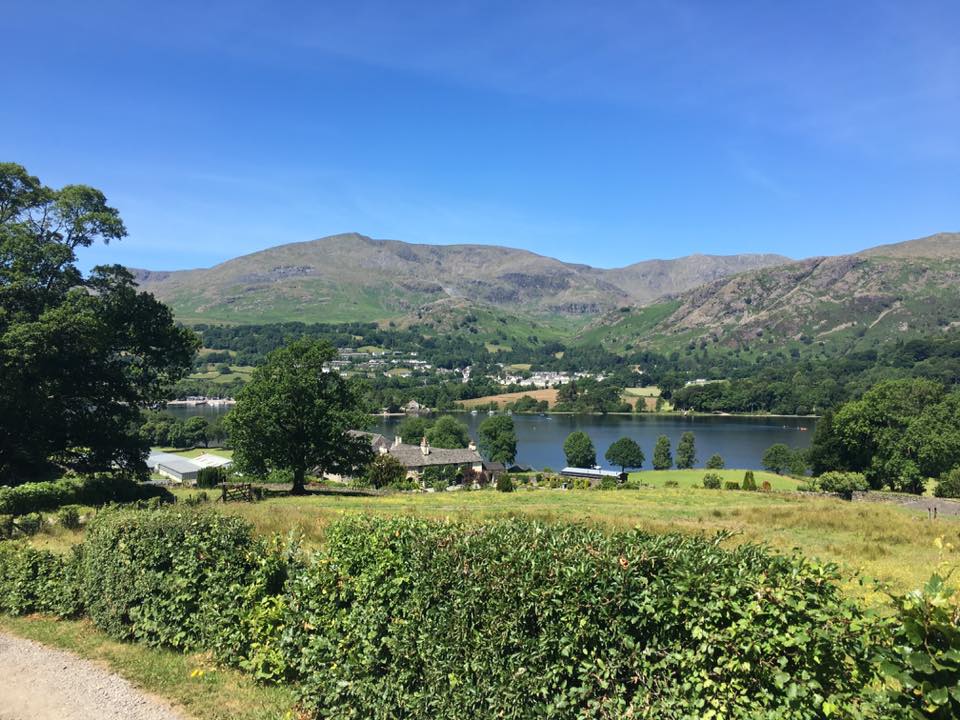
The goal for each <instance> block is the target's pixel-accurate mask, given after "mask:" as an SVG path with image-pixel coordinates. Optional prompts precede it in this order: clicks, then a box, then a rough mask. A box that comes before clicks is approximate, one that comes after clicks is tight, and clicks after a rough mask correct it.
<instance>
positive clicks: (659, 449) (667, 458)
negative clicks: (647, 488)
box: [653, 435, 673, 470]
mask: <svg viewBox="0 0 960 720" xmlns="http://www.w3.org/2000/svg"><path fill="white" fill-rule="evenodd" d="M671 467H673V455H672V454H671V452H670V438H668V437H667V436H666V435H661V436H660V437H658V438H657V444H656V445H654V447H653V469H654V470H669V469H670V468H671Z"/></svg>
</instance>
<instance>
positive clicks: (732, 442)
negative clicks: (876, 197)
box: [167, 405, 816, 470]
mask: <svg viewBox="0 0 960 720" xmlns="http://www.w3.org/2000/svg"><path fill="white" fill-rule="evenodd" d="M229 409H230V408H229V406H227V407H223V406H211V405H197V406H192V407H184V406H176V407H171V408H167V410H168V412H170V413H172V414H173V415H175V416H176V417H178V418H181V419H183V418H187V417H191V416H193V415H202V416H203V417H206V418H213V417H216V416H218V415H223V414H224V413H226V412H227V411H228V410H229ZM458 417H459V418H460V419H461V420H463V421H464V422H466V423H467V425H468V426H469V428H470V435H471V437H473V438H476V437H477V426H478V425H480V423H481V422H483V421H484V420H485V419H486V417H487V415H486V414H485V413H480V414H478V415H470V414H468V413H460V414H458ZM402 419H403V418H399V417H396V418H394V417H389V418H384V417H377V418H376V419H375V420H374V423H373V426H372V427H371V428H370V429H371V430H372V431H373V432H378V433H382V434H383V435H386V436H387V437H388V438H390V439H391V440H392V439H393V436H394V435H395V434H396V430H397V426H398V425H399V424H400V422H401V421H402ZM513 422H514V424H515V425H516V428H517V462H518V463H520V464H522V465H530V466H532V467H535V468H538V469H539V468H543V467H550V468H553V469H554V470H559V469H560V468H562V467H563V466H564V465H565V464H566V463H565V462H564V458H563V441H564V439H565V438H566V437H567V435H569V434H570V433H571V432H573V431H574V430H583V431H584V432H585V433H587V435H589V436H590V438H591V439H592V440H593V444H594V446H595V447H596V448H597V460H598V462H600V463H601V464H603V465H604V467H607V465H606V462H605V461H604V459H603V454H604V453H605V452H606V451H607V448H608V447H610V444H611V443H612V442H613V441H614V440H617V439H619V438H621V437H624V436H627V437H631V438H633V439H634V440H636V441H637V443H639V445H640V447H641V448H642V449H643V454H644V455H646V458H647V462H646V467H647V468H648V469H649V467H650V461H651V459H652V458H653V446H654V444H655V443H656V441H657V436H659V435H666V436H667V437H669V438H670V443H671V445H672V447H673V449H674V451H675V450H676V447H677V442H678V441H679V440H680V436H681V435H682V434H683V433H684V432H686V431H687V430H690V431H691V432H693V433H694V435H696V438H697V460H698V462H697V467H703V464H704V463H705V462H706V460H707V458H709V457H710V456H711V455H712V454H713V453H720V455H722V456H723V459H724V460H725V461H726V465H727V467H729V468H753V469H760V458H761V456H762V455H763V451H764V450H766V449H767V448H768V447H770V446H771V445H773V444H774V443H779V442H782V443H786V444H787V445H789V446H790V447H794V448H806V447H808V446H809V445H810V440H811V439H812V437H813V430H814V428H815V427H816V420H815V419H814V418H772V417H732V416H728V415H724V416H716V415H713V416H699V417H683V416H680V415H547V416H541V415H514V416H513ZM801 428H806V430H801ZM405 441H406V442H412V443H416V442H419V438H405Z"/></svg>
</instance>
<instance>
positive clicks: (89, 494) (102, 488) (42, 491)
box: [0, 474, 173, 515]
mask: <svg viewBox="0 0 960 720" xmlns="http://www.w3.org/2000/svg"><path fill="white" fill-rule="evenodd" d="M150 497H161V498H163V499H164V500H165V501H168V502H173V495H172V494H171V493H170V491H169V490H166V489H165V488H161V487H156V486H154V485H145V484H143V483H139V482H136V481H135V480H132V479H130V478H126V477H122V476H114V475H109V474H98V475H90V476H87V477H69V478H61V479H60V480H53V481H51V482H35V483H24V484H23V485H17V486H15V487H0V513H3V514H9V515H25V514H27V513H33V512H42V511H49V510H56V509H57V508H59V507H61V506H63V505H92V506H99V505H106V504H107V503H111V502H119V503H122V502H134V501H136V500H141V499H146V498H150Z"/></svg>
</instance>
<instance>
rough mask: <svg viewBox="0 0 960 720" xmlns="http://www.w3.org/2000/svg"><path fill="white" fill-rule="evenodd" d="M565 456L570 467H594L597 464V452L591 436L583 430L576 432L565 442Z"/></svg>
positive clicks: (568, 436)
mask: <svg viewBox="0 0 960 720" xmlns="http://www.w3.org/2000/svg"><path fill="white" fill-rule="evenodd" d="M563 454H564V455H565V456H566V458H567V465H569V466H570V467H583V468H588V467H593V466H594V465H596V464H597V451H596V449H595V448H594V447H593V441H592V440H591V439H590V436H589V435H587V434H586V433H585V432H583V431H581V430H575V431H573V432H572V433H570V434H569V435H567V439H566V440H564V441H563Z"/></svg>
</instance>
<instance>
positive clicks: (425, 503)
mask: <svg viewBox="0 0 960 720" xmlns="http://www.w3.org/2000/svg"><path fill="white" fill-rule="evenodd" d="M719 472H720V474H721V476H722V477H723V478H724V480H728V479H732V480H737V481H740V480H742V477H743V471H742V470H723V471H719ZM703 474H704V470H667V471H645V472H640V473H631V478H639V479H640V480H641V481H642V482H643V483H644V484H645V485H647V486H648V487H644V488H642V489H640V490H610V491H600V490H548V489H542V490H533V489H526V488H520V489H518V490H517V491H516V492H513V493H499V492H496V491H493V490H484V491H479V492H453V493H425V494H419V493H418V494H413V493H395V494H391V495H385V496H356V497H349V496H341V495H311V496H306V497H278V498H274V499H269V500H264V501H262V502H258V503H252V504H246V503H232V504H229V505H222V504H220V503H213V504H211V505H210V506H209V507H212V508H214V509H215V510H217V511H218V512H223V513H228V514H231V515H236V516H240V517H243V518H245V519H247V520H248V521H249V522H250V523H251V524H252V525H253V526H254V528H255V530H256V531H257V532H258V533H262V534H272V533H280V534H287V533H288V532H290V531H291V530H296V531H298V532H299V533H300V534H301V535H302V536H303V540H304V546H305V547H306V548H308V549H309V548H314V547H317V546H319V545H320V544H322V543H323V542H324V538H325V535H326V529H327V527H328V526H329V525H330V523H332V522H334V521H336V520H337V519H339V518H342V517H344V516H345V515H349V514H355V513H361V514H367V515H371V514H372V515H383V516H393V515H404V516H416V517H426V518H435V519H451V520H463V521H478V520H488V519H496V518H506V517H518V516H521V517H529V518H533V519H537V520H541V521H544V522H556V521H564V522H580V523H588V524H595V525H599V526H601V527H604V528H609V529H621V530H624V529H632V528H634V527H639V528H642V529H643V530H646V531H648V532H654V533H663V532H681V533H693V534H703V535H707V536H712V535H714V534H715V533H717V532H720V531H728V532H732V533H735V534H734V535H733V536H732V537H731V538H729V539H728V540H726V541H725V542H726V543H728V544H731V545H732V544H736V543H744V542H752V543H764V544H766V545H768V546H770V547H771V548H773V549H775V550H777V551H781V552H790V551H792V550H794V549H799V550H800V551H802V552H803V553H804V554H805V555H807V556H809V557H814V558H819V559H821V560H826V561H832V562H835V563H837V564H839V565H840V566H841V569H842V571H843V573H844V576H845V581H844V587H845V588H846V589H847V591H848V592H850V593H851V594H853V595H856V596H858V597H862V598H864V599H865V600H866V601H867V602H882V601H884V600H885V597H884V595H883V594H880V593H876V592H875V591H873V590H872V589H871V586H870V585H861V584H860V583H859V582H858V581H857V577H858V576H860V577H862V576H866V577H873V578H876V579H878V580H881V581H883V582H886V583H888V584H889V585H890V586H891V587H892V588H893V589H895V590H898V591H904V590H909V589H912V588H914V587H916V586H918V585H919V584H921V583H922V582H923V581H924V580H926V578H928V577H929V575H930V574H931V573H932V572H933V571H934V570H935V569H936V568H937V566H938V565H939V564H940V563H941V562H944V561H945V562H947V563H948V564H952V565H956V564H957V561H958V560H960V554H958V551H957V550H956V549H955V548H957V547H960V518H941V519H940V520H938V521H936V522H930V521H929V520H927V517H926V514H925V513H921V512H916V511H910V510H907V509H904V508H901V507H898V506H894V505H887V504H882V503H865V502H859V503H851V502H845V501H842V500H836V499H830V498H819V497H810V496H803V495H799V494H794V493H790V492H768V493H764V492H745V491H732V490H705V489H703V488H702V487H699V485H700V482H701V480H702V477H703ZM756 479H757V482H758V484H759V483H762V482H763V481H764V480H768V481H769V482H771V484H772V485H774V487H776V488H782V489H783V490H789V489H791V488H792V487H794V485H795V481H792V480H790V479H789V478H783V477H779V476H775V475H771V474H769V473H763V472H757V473H756ZM670 480H672V481H676V482H677V483H679V485H680V487H678V488H665V487H663V485H664V483H665V482H667V481H670ZM174 492H175V494H176V495H177V496H178V497H179V498H180V499H185V498H186V497H187V496H189V495H192V494H194V493H195V492H196V491H193V490H187V489H176V490H175V491H174ZM82 537H83V533H82V531H68V530H63V529H61V528H57V527H48V528H46V529H45V530H44V531H43V532H41V533H40V534H38V535H36V536H34V537H33V538H32V540H31V542H32V543H34V544H35V545H38V546H41V547H46V548H49V549H51V550H55V551H66V550H67V549H68V548H69V547H70V545H72V544H74V543H76V542H79V541H80V540H81V539H82ZM938 538H942V540H943V543H942V544H943V546H944V548H943V549H940V548H938V547H937V545H936V544H935V541H936V540H937V539H938ZM949 544H952V545H953V547H952V548H951V547H950V546H949ZM0 628H2V629H5V630H9V631H10V632H13V633H16V634H18V635H21V636H23V637H28V638H32V639H35V640H38V641H40V642H43V643H46V644H49V645H53V646H56V647H61V648H65V649H68V650H72V651H74V652H77V653H78V654H80V655H82V656H84V657H88V658H91V659H93V660H95V661H99V662H104V663H106V664H107V665H108V666H109V667H110V668H111V669H113V670H114V671H115V672H117V673H119V674H120V675H123V676H124V677H126V678H128V679H129V680H131V681H132V682H133V683H134V684H136V685H138V686H140V687H142V688H144V689H145V690H147V691H150V692H153V693H156V694H157V695H160V696H163V697H165V698H168V699H169V700H171V701H173V702H175V703H177V704H179V705H180V706H181V707H182V708H183V709H184V710H185V712H186V713H189V714H190V715H191V716H192V717H194V718H197V719H198V720H225V719H226V718H240V719H241V720H245V719H247V718H250V719H251V720H252V719H253V718H285V719H286V718H292V717H294V715H292V714H290V712H289V708H291V707H292V703H293V700H294V698H293V692H292V690H291V688H289V687H287V688H274V687H264V686H258V685H257V684H256V683H254V682H253V681H252V680H251V679H250V678H248V677H246V676H244V675H243V674H241V673H237V672H234V671H232V670H228V669H223V668H218V667H217V666H216V665H215V664H214V663H213V662H212V660H211V659H210V657H209V656H208V655H196V654H195V655H179V654H177V653H171V652H167V651H163V650H157V649H153V648H148V647H145V646H142V645H134V644H126V643H118V642H115V641H113V640H110V639H109V638H107V637H106V636H104V635H103V634H101V633H99V632H97V631H96V630H94V629H93V627H92V626H91V625H90V623H89V622H86V621H79V622H66V621H54V620H50V619H46V618H37V617H28V618H6V617H4V618H0ZM198 669H199V670H202V671H203V673H202V674H198V673H196V672H195V671H196V670H198Z"/></svg>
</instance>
